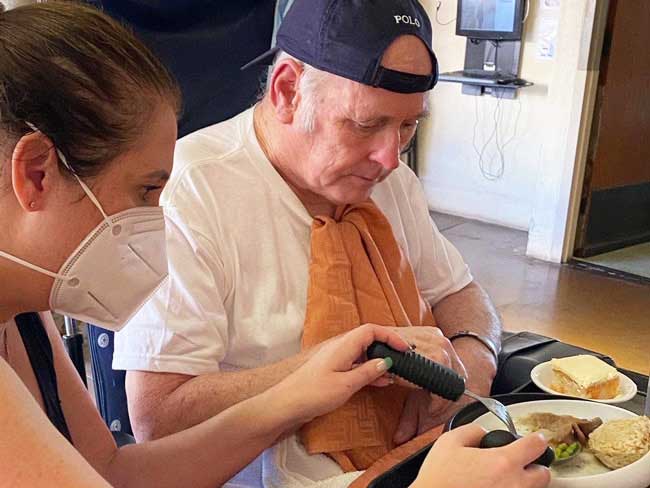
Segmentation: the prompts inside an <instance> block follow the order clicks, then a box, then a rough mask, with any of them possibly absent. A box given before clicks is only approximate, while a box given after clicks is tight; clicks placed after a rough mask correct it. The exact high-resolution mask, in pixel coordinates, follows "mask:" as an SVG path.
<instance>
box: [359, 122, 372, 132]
mask: <svg viewBox="0 0 650 488" xmlns="http://www.w3.org/2000/svg"><path fill="white" fill-rule="evenodd" d="M355 126H356V127H357V129H359V130H363V131H370V130H373V129H375V128H376V127H377V126H376V125H373V124H362V123H360V122H355Z"/></svg>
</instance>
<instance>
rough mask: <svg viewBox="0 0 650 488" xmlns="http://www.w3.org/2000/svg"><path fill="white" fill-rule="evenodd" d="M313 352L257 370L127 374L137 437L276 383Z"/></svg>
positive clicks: (173, 428) (200, 416)
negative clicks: (189, 375)
mask: <svg viewBox="0 0 650 488" xmlns="http://www.w3.org/2000/svg"><path fill="white" fill-rule="evenodd" d="M312 353H313V351H312V350H310V351H305V352H302V353H300V354H298V355H296V356H292V357H290V358H287V359H285V360H283V361H280V362H279V363H275V364H271V365H268V366H264V367H261V368H255V369H249V370H242V371H233V372H218V373H210V374H205V375H200V376H196V377H192V378H190V379H189V380H188V379H187V378H188V377H187V376H184V375H166V374H163V373H147V372H139V371H136V372H129V374H128V375H127V392H128V396H129V411H130V413H131V415H132V423H133V425H134V432H135V434H136V437H137V438H138V440H139V441H142V440H151V439H158V438H160V437H164V436H166V435H169V434H173V433H175V432H179V431H181V430H184V429H187V428H189V427H192V426H194V425H197V424H199V423H200V422H203V421H205V420H207V419H209V418H210V417H213V416H214V415H217V414H218V413H220V412H223V411H224V410H226V409H228V408H229V407H231V406H233V405H236V404H238V403H240V402H243V401H244V400H247V399H249V398H251V397H253V396H255V395H258V394H260V393H263V392H265V391H266V390H268V389H269V388H271V387H272V386H275V385H276V384H278V383H279V382H280V381H282V380H283V379H284V378H286V377H287V376H288V375H289V374H291V373H292V372H294V371H295V370H296V369H298V368H299V367H300V366H302V365H303V364H304V362H305V361H306V360H307V359H308V358H309V357H310V356H311V354H312ZM174 378H177V380H175V379H174Z"/></svg>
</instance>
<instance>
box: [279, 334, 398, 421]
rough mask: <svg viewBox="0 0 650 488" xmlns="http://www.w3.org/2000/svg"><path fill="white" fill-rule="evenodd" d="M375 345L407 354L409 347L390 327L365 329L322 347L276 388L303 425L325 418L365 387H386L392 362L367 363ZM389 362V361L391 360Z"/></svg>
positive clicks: (326, 343) (339, 337) (376, 360)
mask: <svg viewBox="0 0 650 488" xmlns="http://www.w3.org/2000/svg"><path fill="white" fill-rule="evenodd" d="M374 341H380V342H385V343H386V344H388V345H389V346H391V347H392V348H393V349H397V350H398V351H406V350H407V349H408V348H409V345H408V344H407V343H406V342H405V341H404V340H403V339H402V338H401V337H400V336H399V335H398V334H397V333H396V332H394V331H392V330H391V329H390V328H388V327H382V326H379V325H363V326H361V327H358V328H356V329H354V330H352V331H350V332H348V333H346V334H343V335H340V336H338V337H335V338H333V339H330V340H329V341H327V342H325V343H323V344H322V345H321V346H320V348H319V349H318V351H316V352H315V353H314V354H313V356H312V357H311V358H310V359H309V360H308V361H307V362H306V363H305V364H304V365H303V366H301V367H300V368H299V369H298V370H296V371H295V372H294V373H293V374H291V375H289V376H288V377H287V378H286V379H285V380H284V381H282V382H281V383H279V384H278V385H277V386H276V388H278V390H281V394H283V395H286V396H287V397H288V401H287V405H288V406H289V407H290V408H292V409H294V412H295V416H296V417H297V418H298V419H299V421H300V423H306V422H309V421H310V420H312V419H314V418H316V417H319V416H321V415H324V414H326V413H328V412H331V411H332V410H335V409H337V408H338V407H340V406H341V405H343V404H345V403H346V402H347V401H348V400H349V399H350V397H351V396H352V395H354V394H355V393H356V392H357V391H359V390H360V389H361V388H363V387H364V386H367V385H370V384H372V385H373V386H379V387H381V386H386V385H388V384H390V383H391V382H392V381H390V380H389V378H387V377H386V376H385V374H386V371H388V369H389V368H390V367H391V366H392V362H387V361H385V360H383V359H374V360H372V361H367V360H366V356H365V354H366V349H367V348H368V346H369V345H370V344H372V343H373V342H374ZM389 361H390V360H389Z"/></svg>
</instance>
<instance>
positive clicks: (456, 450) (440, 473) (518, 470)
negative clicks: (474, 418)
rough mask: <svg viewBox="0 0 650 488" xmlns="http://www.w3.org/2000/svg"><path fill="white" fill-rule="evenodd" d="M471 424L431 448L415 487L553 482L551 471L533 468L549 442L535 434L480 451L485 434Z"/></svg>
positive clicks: (515, 487)
mask: <svg viewBox="0 0 650 488" xmlns="http://www.w3.org/2000/svg"><path fill="white" fill-rule="evenodd" d="M485 433H486V431H485V430H483V428H482V427H480V426H478V425H475V424H470V425H466V426H463V427H460V428H458V429H454V430H452V431H451V432H447V433H446V434H444V435H442V436H441V437H440V438H439V439H438V440H437V441H436V443H435V444H434V445H433V447H432V448H431V451H430V452H429V455H428V456H427V458H426V460H425V461H424V464H423V465H422V468H421V469H420V474H419V475H418V478H417V480H416V481H415V483H413V485H411V488H428V487H431V488H433V487H435V488H466V487H468V486H471V487H472V488H494V487H503V488H544V487H546V486H548V484H549V482H550V479H551V478H550V473H549V470H548V469H547V468H544V467H542V466H537V465H531V466H529V464H530V463H532V462H533V461H534V460H535V459H537V458H538V457H539V456H541V455H542V453H543V452H544V450H545V449H546V446H547V443H546V441H545V440H544V439H543V438H542V436H540V435H539V434H531V435H529V436H526V437H524V438H522V439H519V440H517V441H515V442H513V443H512V444H509V445H507V446H504V447H498V448H494V449H478V448H477V446H478V445H479V443H480V442H481V439H482V438H483V436H484V435H485Z"/></svg>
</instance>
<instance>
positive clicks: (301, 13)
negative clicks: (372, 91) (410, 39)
mask: <svg viewBox="0 0 650 488" xmlns="http://www.w3.org/2000/svg"><path fill="white" fill-rule="evenodd" d="M405 35H413V36H416V37H418V38H419V39H420V40H421V41H422V42H423V43H424V45H425V46H426V47H427V49H428V50H429V54H430V56H431V62H432V64H433V72H432V73H431V74H430V75H415V74H411V73H403V72H401V71H394V70H390V69H387V68H384V67H383V66H381V59H382V57H383V55H384V52H385V51H386V49H388V47H389V46H390V45H391V44H392V43H393V41H395V39H397V38H398V37H401V36H405ZM432 39H433V33H432V29H431V21H430V20H429V16H428V15H427V13H426V11H425V10H424V8H423V7H422V5H421V4H420V2H419V1H418V0H294V3H293V5H292V6H291V8H290V9H289V11H288V12H287V15H286V17H285V18H284V20H283V22H282V25H281V26H280V29H279V30H278V35H277V45H276V46H275V47H274V48H273V49H271V50H269V51H267V52H265V53H264V54H262V55H261V56H259V57H257V58H255V59H254V60H252V61H251V62H250V63H248V64H246V65H245V66H243V67H242V69H246V68H248V67H249V66H254V65H258V64H272V63H273V60H274V59H275V57H276V55H277V53H278V52H279V51H280V50H282V51H284V52H286V53H288V54H290V55H291V56H293V57H295V58H296V59H299V60H300V61H302V62H303V63H307V64H308V65H311V66H313V67H314V68H317V69H320V70H322V71H327V72H329V73H333V74H335V75H339V76H342V77H344V78H347V79H349V80H353V81H356V82H359V83H363V84H364V85H369V86H373V87H377V88H384V89H386V90H390V91H394V92H398V93H420V92H426V91H428V90H431V89H432V88H433V87H434V86H435V84H436V83H437V81H438V61H437V59H436V56H435V54H434V52H433V49H432V47H431V43H432Z"/></svg>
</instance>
